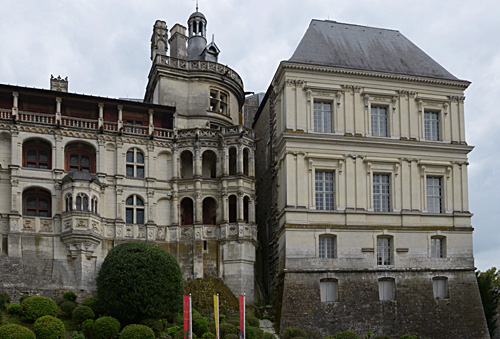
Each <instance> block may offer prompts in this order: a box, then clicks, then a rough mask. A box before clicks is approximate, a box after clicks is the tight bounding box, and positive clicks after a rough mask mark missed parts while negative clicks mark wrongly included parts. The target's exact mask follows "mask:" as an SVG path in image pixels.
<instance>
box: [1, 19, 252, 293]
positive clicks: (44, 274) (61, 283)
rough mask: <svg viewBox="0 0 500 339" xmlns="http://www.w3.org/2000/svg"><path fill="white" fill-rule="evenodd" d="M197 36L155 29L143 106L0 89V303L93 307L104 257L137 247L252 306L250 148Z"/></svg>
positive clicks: (239, 87)
mask: <svg viewBox="0 0 500 339" xmlns="http://www.w3.org/2000/svg"><path fill="white" fill-rule="evenodd" d="M206 32H207V20H206V18H205V16H204V15H203V14H202V13H200V12H198V11H196V12H195V13H193V14H192V15H191V16H190V17H189V20H188V27H187V29H186V27H184V26H182V25H180V24H176V25H174V26H173V27H172V29H170V32H169V31H168V29H167V26H166V23H165V22H164V21H160V20H158V21H156V23H155V24H154V27H153V35H152V37H151V60H152V65H151V70H150V73H149V81H148V84H147V88H146V93H145V97H144V100H123V99H109V98H103V97H97V96H91V95H81V94H75V93H70V92H68V81H67V79H62V78H60V77H57V78H55V77H52V78H51V88H50V90H46V89H36V88H25V87H19V86H11V85H0V139H1V144H0V178H1V180H0V189H1V190H2V192H4V193H3V194H2V195H1V196H0V214H1V218H0V239H1V242H0V253H1V257H0V290H2V291H8V292H10V293H11V294H12V296H18V295H19V293H43V294H49V295H51V294H52V295H53V294H55V293H58V292H59V291H61V290H76V291H78V292H79V294H80V295H84V294H85V293H92V292H94V291H95V289H96V286H95V278H96V276H97V273H98V270H99V267H100V265H101V263H102V262H103V260H104V258H105V257H106V254H107V253H108V252H109V251H110V250H111V249H112V248H113V246H115V245H117V244H119V243H122V242H126V241H147V242H151V243H154V244H157V245H158V246H160V247H162V248H164V249H165V250H167V251H168V252H170V253H171V254H172V255H173V256H174V257H175V258H176V259H177V260H178V262H179V264H180V266H181V270H182V273H183V276H184V278H185V279H189V278H201V277H204V276H208V275H209V276H217V277H221V278H223V279H224V281H225V282H226V284H227V285H228V286H229V287H230V288H231V290H232V291H233V292H234V293H235V294H238V293H246V294H247V298H248V299H249V300H253V298H254V292H253V291H254V263H255V250H256V241H257V226H256V224H255V208H254V206H255V179H254V176H255V172H254V166H255V164H254V148H255V145H254V134H253V131H252V130H251V129H249V128H246V127H244V126H243V121H242V120H243V118H242V107H243V104H244V100H245V96H244V91H243V82H242V80H241V78H240V76H239V75H238V74H237V73H236V72H235V71H234V70H233V69H231V68H229V67H227V66H224V65H222V64H220V63H218V62H217V61H218V56H219V53H220V50H219V48H218V47H217V45H216V44H215V42H214V41H212V42H209V43H207V40H206ZM169 47H170V53H169V55H167V54H168V53H167V52H168V50H169Z"/></svg>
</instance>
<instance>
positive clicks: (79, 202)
mask: <svg viewBox="0 0 500 339" xmlns="http://www.w3.org/2000/svg"><path fill="white" fill-rule="evenodd" d="M75 210H76V211H81V212H88V211H89V197H88V196H87V195H86V194H85V193H78V194H77V195H76V199H75Z"/></svg>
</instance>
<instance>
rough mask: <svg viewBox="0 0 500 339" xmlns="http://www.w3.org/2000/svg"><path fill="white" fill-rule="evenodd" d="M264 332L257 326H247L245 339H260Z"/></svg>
mask: <svg viewBox="0 0 500 339" xmlns="http://www.w3.org/2000/svg"><path fill="white" fill-rule="evenodd" d="M263 334H264V331H262V330H261V329H260V328H258V327H255V326H246V328H245V339H260V338H262V335H263Z"/></svg>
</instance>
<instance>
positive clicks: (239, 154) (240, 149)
mask: <svg viewBox="0 0 500 339" xmlns="http://www.w3.org/2000/svg"><path fill="white" fill-rule="evenodd" d="M236 149H237V150H238V152H237V154H236V159H237V162H236V173H237V174H243V145H242V144H239V145H238V147H237V148H236Z"/></svg>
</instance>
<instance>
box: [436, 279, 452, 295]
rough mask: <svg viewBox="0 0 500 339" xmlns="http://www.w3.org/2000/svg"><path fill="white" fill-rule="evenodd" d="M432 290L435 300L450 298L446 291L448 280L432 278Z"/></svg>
mask: <svg viewBox="0 0 500 339" xmlns="http://www.w3.org/2000/svg"><path fill="white" fill-rule="evenodd" d="M432 288H433V291H434V298H435V299H448V298H449V297H450V295H449V290H448V278H446V277H436V278H432Z"/></svg>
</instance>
